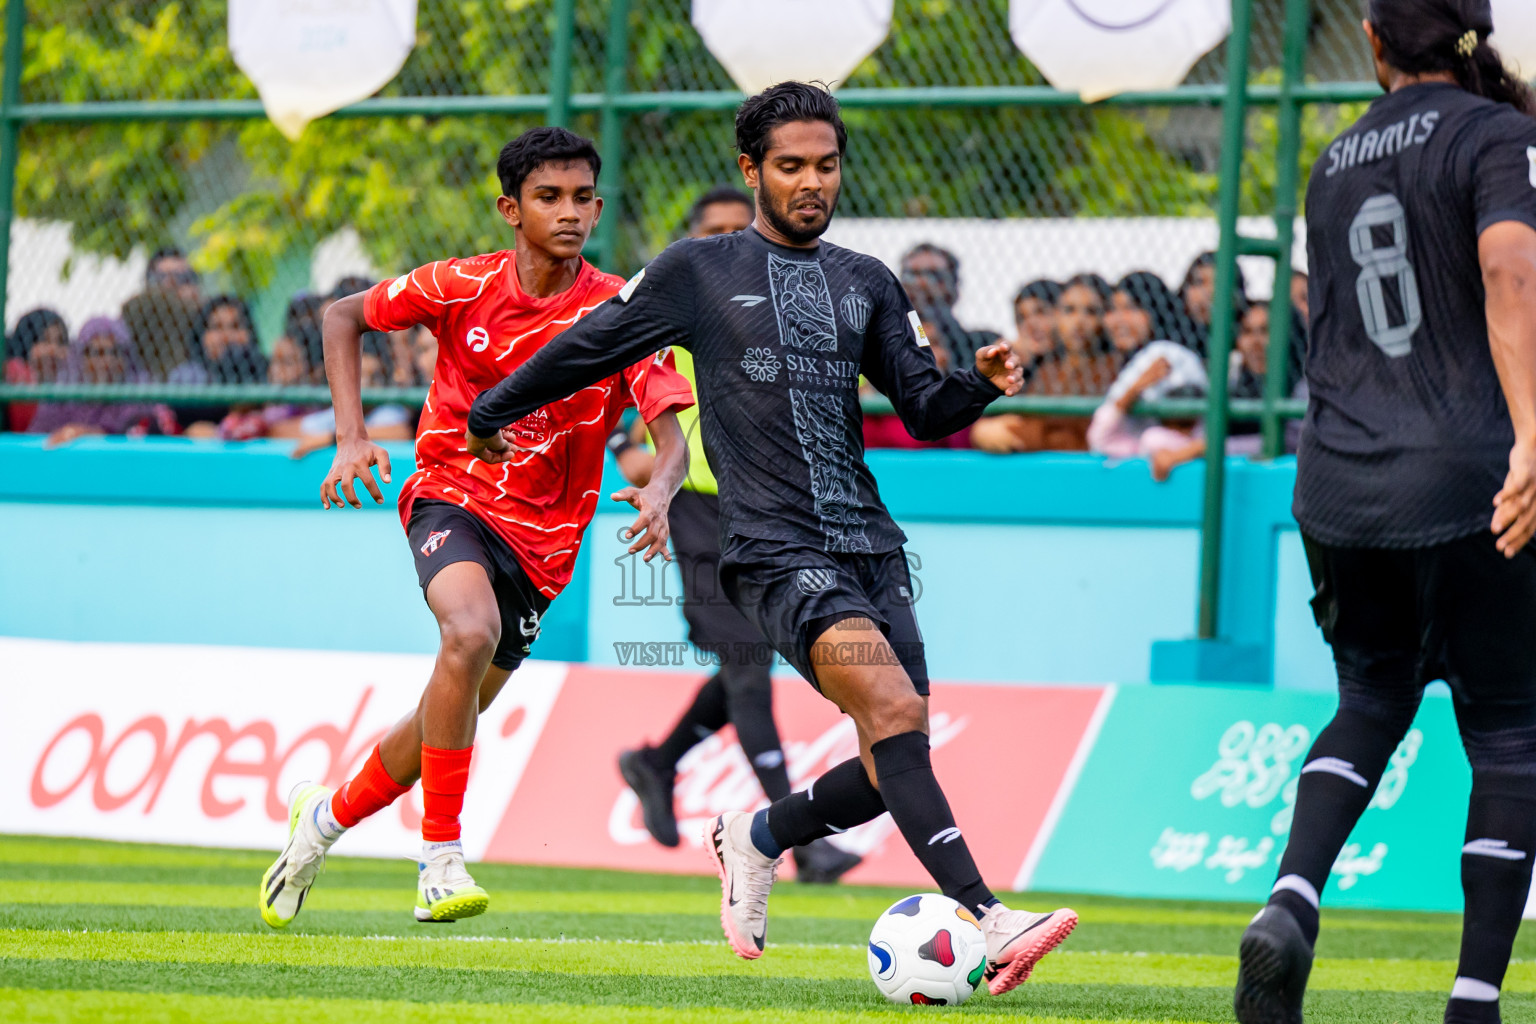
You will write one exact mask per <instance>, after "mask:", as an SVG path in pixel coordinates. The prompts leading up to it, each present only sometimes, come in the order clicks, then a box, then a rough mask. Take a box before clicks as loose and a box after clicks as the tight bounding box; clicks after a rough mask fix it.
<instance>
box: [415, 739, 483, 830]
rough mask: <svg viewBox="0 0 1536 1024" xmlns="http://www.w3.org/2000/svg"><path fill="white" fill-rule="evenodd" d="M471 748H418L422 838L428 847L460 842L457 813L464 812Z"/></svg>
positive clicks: (423, 745) (472, 749)
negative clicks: (429, 845) (428, 844)
mask: <svg viewBox="0 0 1536 1024" xmlns="http://www.w3.org/2000/svg"><path fill="white" fill-rule="evenodd" d="M474 752H475V748H474V747H465V748H464V749H463V750H440V749H439V748H437V747H429V746H427V745H426V744H425V743H423V744H422V745H421V802H422V806H423V808H424V809H425V811H426V813H425V814H424V815H423V816H422V819H421V838H422V839H424V840H426V841H427V842H429V843H448V842H452V841H453V840H455V839H457V838H459V812H460V811H462V810H464V790H465V789H466V788H467V787H468V785H469V759H470V757H472V756H473V755H474Z"/></svg>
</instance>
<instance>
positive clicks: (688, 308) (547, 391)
mask: <svg viewBox="0 0 1536 1024" xmlns="http://www.w3.org/2000/svg"><path fill="white" fill-rule="evenodd" d="M692 321H693V281H692V270H691V268H690V267H689V266H688V264H687V258H686V257H685V256H683V255H681V254H680V253H678V251H677V246H676V245H674V246H672V247H670V248H668V249H667V250H666V251H665V252H663V253H662V254H661V255H660V256H658V257H656V259H654V260H652V261H651V264H650V266H648V267H646V268H645V269H644V270H642V271H641V272H640V273H639V274H637V275H635V277H634V278H633V279H632V280H631V281H630V282H629V283H628V284H627V285H625V286H624V290H623V291H621V292H619V294H618V295H615V296H614V297H613V298H611V299H609V300H608V301H607V302H605V303H603V304H602V305H601V306H598V307H597V308H596V309H594V310H593V311H592V312H591V313H589V314H587V315H586V316H585V317H583V318H582V319H580V320H578V321H576V323H575V324H573V325H572V326H570V327H569V328H567V329H566V330H564V331H562V332H561V333H560V334H559V335H557V336H556V337H555V338H554V339H553V340H551V341H550V342H549V343H548V344H547V345H545V346H544V347H543V348H541V349H539V351H537V352H535V353H534V354H533V355H532V356H530V357H529V358H528V361H527V362H525V363H523V365H522V366H520V367H518V368H517V370H516V372H514V373H513V374H512V375H511V376H510V377H508V378H507V379H506V380H504V381H502V382H501V383H500V384H497V385H496V386H495V387H493V388H491V389H489V390H487V391H482V392H481V393H480V395H479V396H478V397H477V398H476V399H475V403H474V405H473V406H471V407H470V410H469V429H468V431H467V432H466V435H465V438H464V442H465V447H467V448H468V449H469V453H470V454H471V455H473V456H474V457H475V458H477V459H481V460H483V461H485V462H505V461H506V460H507V459H509V458H511V457H512V456H511V451H510V446H509V444H508V442H507V440H506V439H505V438H504V437H502V436H501V428H502V427H505V426H507V425H509V424H512V423H515V422H517V421H518V420H520V419H522V418H523V417H524V416H527V415H528V414H529V413H531V412H533V411H534V410H535V409H539V408H542V407H543V406H545V405H548V404H549V403H550V402H553V401H556V400H558V399H561V398H565V397H567V396H569V395H573V394H575V393H576V392H577V391H580V390H581V389H582V388H584V387H586V386H587V385H589V384H595V383H597V382H598V381H600V380H602V379H603V378H604V377H609V376H612V375H613V374H615V373H617V372H619V371H620V370H622V369H624V368H625V367H627V366H631V365H633V364H635V363H638V362H640V360H642V359H644V358H646V357H647V356H650V355H654V354H655V353H657V352H659V351H661V350H662V349H664V348H666V347H667V346H669V345H683V346H686V345H687V343H688V333H689V325H690V324H691V323H692Z"/></svg>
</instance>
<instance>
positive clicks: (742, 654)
mask: <svg viewBox="0 0 1536 1024" xmlns="http://www.w3.org/2000/svg"><path fill="white" fill-rule="evenodd" d="M667 523H668V525H669V526H670V527H671V529H672V550H673V552H674V553H675V554H676V555H677V568H678V572H679V573H681V575H682V578H683V618H684V619H686V620H687V622H688V639H689V641H690V642H691V643H692V644H693V645H694V646H695V647H697V648H698V649H699V650H701V651H708V652H709V653H710V654H713V655H715V656H716V657H717V658H719V659H720V663H721V664H722V665H725V664H729V663H730V661H731V660H732V659H733V658H734V659H735V660H737V661H747V660H749V659H750V660H754V661H756V662H757V663H759V664H763V665H767V664H769V663H770V662H771V661H772V658H773V655H772V652H771V650H770V649H769V648H768V645H767V642H766V641H765V640H764V639H763V634H762V633H760V632H758V630H757V627H756V626H754V625H752V623H750V622H748V621H747V620H746V618H745V617H744V616H743V615H742V614H741V612H739V611H737V610H736V606H735V605H733V604H731V602H730V599H729V598H727V597H726V596H725V591H724V590H723V589H722V588H721V586H720V499H719V498H718V497H717V496H716V495H713V494H699V493H697V492H695V491H678V492H677V496H676V497H675V498H673V499H672V509H671V512H670V513H669V514H668V516H667Z"/></svg>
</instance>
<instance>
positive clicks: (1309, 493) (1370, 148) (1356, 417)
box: [1294, 83, 1536, 548]
mask: <svg viewBox="0 0 1536 1024" xmlns="http://www.w3.org/2000/svg"><path fill="white" fill-rule="evenodd" d="M1501 221H1519V222H1522V223H1525V224H1529V225H1531V226H1532V227H1536V119H1532V118H1530V117H1527V116H1525V115H1524V114H1521V113H1519V112H1518V111H1516V110H1515V109H1514V108H1513V107H1510V106H1508V105H1507V104H1501V103H1494V102H1491V101H1489V100H1486V99H1482V98H1480V97H1478V96H1474V95H1473V94H1471V93H1469V92H1466V91H1464V90H1462V89H1460V88H1457V87H1456V86H1454V85H1450V84H1442V83H1425V84H1420V85H1411V86H1408V87H1406V88H1403V89H1399V90H1397V91H1396V92H1393V93H1389V94H1388V95H1386V96H1383V97H1381V98H1380V99H1378V100H1376V101H1375V102H1374V103H1372V104H1371V108H1370V110H1368V111H1367V112H1366V114H1365V116H1364V117H1362V118H1360V120H1359V121H1357V122H1356V123H1355V124H1354V125H1353V126H1352V127H1350V128H1349V130H1347V131H1346V132H1344V133H1343V134H1342V135H1340V136H1339V138H1338V139H1337V140H1336V141H1335V142H1334V143H1333V144H1332V145H1331V146H1329V147H1328V149H1327V150H1326V151H1325V152H1324V153H1323V154H1322V157H1321V158H1320V159H1319V160H1318V162H1317V166H1316V167H1315V168H1314V169H1313V171H1312V178H1311V181H1310V183H1309V184H1308V187H1307V260H1308V269H1309V271H1310V275H1311V283H1310V302H1309V305H1310V307H1311V314H1312V330H1311V332H1310V338H1309V342H1308V346H1307V360H1306V374H1307V385H1308V391H1309V396H1310V397H1309V404H1308V408H1307V419H1306V424H1305V426H1304V429H1303V431H1302V440H1301V450H1300V451H1299V452H1298V454H1297V478H1296V500H1295V505H1294V511H1295V514H1296V519H1297V521H1298V522H1299V523H1300V524H1301V526H1302V529H1303V530H1305V531H1306V532H1307V533H1309V534H1310V535H1312V536H1313V537H1315V538H1317V539H1318V540H1320V541H1322V542H1323V543H1325V544H1331V545H1334V546H1338V547H1383V548H1401V547H1426V546H1429V545H1433V544H1439V543H1443V542H1445V541H1450V540H1454V539H1456V538H1457V537H1463V536H1467V535H1468V534H1472V533H1476V532H1478V531H1479V530H1487V529H1488V528H1489V522H1490V520H1491V519H1492V516H1493V496H1494V494H1496V493H1497V492H1498V490H1499V487H1500V486H1501V485H1502V484H1503V481H1504V475H1505V472H1506V471H1507V470H1508V468H1509V449H1510V446H1511V445H1512V444H1513V443H1514V430H1513V426H1512V424H1511V423H1510V418H1509V409H1508V407H1507V406H1506V405H1505V402H1504V394H1503V391H1502V390H1501V389H1500V386H1499V378H1498V374H1497V372H1496V371H1495V369H1494V365H1493V356H1492V354H1491V352H1490V351H1489V347H1488V323H1487V320H1486V318H1485V315H1484V309H1483V306H1484V302H1485V295H1484V293H1483V280H1482V274H1481V272H1480V268H1479V262H1478V252H1477V239H1478V235H1479V234H1481V233H1482V232H1483V230H1484V229H1486V228H1487V227H1489V226H1490V225H1492V224H1496V223H1499V222H1501Z"/></svg>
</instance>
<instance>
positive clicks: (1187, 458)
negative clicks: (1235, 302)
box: [1093, 303, 1305, 480]
mask: <svg viewBox="0 0 1536 1024" xmlns="http://www.w3.org/2000/svg"><path fill="white" fill-rule="evenodd" d="M1153 348H1154V346H1148V349H1147V352H1146V353H1145V354H1144V355H1145V357H1146V358H1147V359H1148V360H1149V361H1148V362H1146V363H1144V364H1142V365H1139V366H1137V367H1136V368H1135V373H1136V377H1135V378H1134V379H1132V380H1131V382H1130V383H1128V384H1127V385H1126V388H1127V390H1129V389H1131V388H1133V387H1136V386H1137V385H1141V384H1143V383H1144V382H1145V381H1146V378H1147V377H1148V375H1149V374H1150V375H1152V376H1153V377H1154V378H1155V377H1156V375H1157V373H1158V371H1156V370H1154V368H1153V367H1152V363H1153V362H1156V361H1158V360H1159V359H1162V358H1165V357H1167V356H1168V355H1170V354H1171V350H1162V349H1158V351H1157V352H1155V353H1154V352H1153ZM1268 349H1269V306H1268V305H1265V304H1262V303H1256V304H1254V305H1252V306H1249V307H1248V308H1247V309H1246V310H1245V311H1244V313H1243V319H1242V322H1241V326H1240V329H1239V331H1238V334H1237V340H1236V346H1235V350H1234V352H1233V355H1232V364H1231V371H1230V373H1229V374H1228V378H1227V394H1228V396H1229V397H1232V398H1256V397H1259V396H1261V395H1262V394H1263V391H1264V374H1265V370H1266V361H1267V357H1268ZM1168 361H1169V363H1170V371H1171V369H1172V364H1173V360H1172V359H1170V360H1168ZM1131 372H1132V368H1131V367H1127V372H1126V374H1125V375H1124V376H1126V377H1127V378H1129V377H1130V374H1131ZM1170 375H1171V373H1170ZM1186 376H1187V375H1186ZM1155 382H1156V381H1155V380H1154V381H1153V382H1151V383H1155ZM1116 384H1117V385H1118V384H1119V382H1118V381H1117V382H1116ZM1146 387H1147V388H1149V387H1150V384H1147V385H1146ZM1304 389H1305V385H1304V384H1300V385H1298V386H1297V388H1296V389H1294V390H1293V392H1292V393H1293V394H1297V393H1298V392H1299V393H1300V394H1304ZM1144 390H1145V388H1144ZM1196 390H1197V389H1196V388H1193V387H1185V388H1182V389H1181V390H1180V392H1175V391H1174V390H1173V389H1172V388H1171V387H1170V388H1169V390H1168V391H1167V392H1165V393H1164V394H1163V395H1162V397H1172V396H1173V395H1174V394H1176V393H1192V392H1194V391H1196ZM1198 390H1199V391H1201V392H1203V391H1204V390H1205V388H1200V389H1198ZM1122 397H1123V395H1122ZM1146 397H1148V398H1151V397H1153V396H1152V395H1151V394H1147V395H1146ZM1134 404H1135V403H1134V400H1132V401H1130V402H1127V403H1125V404H1124V405H1123V406H1120V405H1117V404H1116V403H1115V402H1106V403H1105V405H1104V406H1103V407H1101V408H1100V409H1099V411H1098V412H1096V413H1095V414H1094V428H1093V433H1094V436H1096V437H1100V438H1101V444H1102V445H1103V446H1104V447H1103V449H1102V450H1105V451H1106V452H1107V453H1109V452H1110V451H1111V446H1112V445H1113V444H1114V443H1115V441H1114V438H1115V436H1116V435H1117V434H1121V433H1122V432H1121V431H1119V430H1117V427H1118V426H1120V424H1117V423H1116V419H1117V414H1118V416H1122V417H1123V416H1124V414H1125V412H1126V411H1127V410H1129V408H1130V407H1131V406H1132V405H1134ZM1101 417H1103V419H1102V420H1101ZM1183 426H1186V425H1184V424H1177V425H1175V424H1164V425H1163V427H1162V428H1161V429H1160V430H1159V431H1158V432H1157V433H1149V432H1144V433H1142V434H1140V435H1138V436H1137V437H1138V454H1143V455H1146V456H1147V459H1148V461H1149V462H1150V463H1151V467H1152V478H1153V479H1154V480H1166V479H1168V476H1169V474H1170V473H1172V472H1173V470H1174V469H1175V467H1177V466H1180V465H1183V464H1184V463H1186V462H1192V461H1194V460H1196V459H1200V458H1203V457H1204V456H1205V451H1206V443H1205V436H1204V427H1203V425H1202V424H1200V423H1198V422H1196V423H1194V424H1189V425H1187V426H1188V429H1178V428H1179V427H1183ZM1300 427H1301V425H1300V423H1292V424H1291V425H1290V426H1288V427H1287V429H1286V450H1287V451H1295V450H1296V443H1297V441H1298V439H1299V436H1300ZM1258 429H1259V428H1258V425H1257V424H1255V423H1252V422H1247V423H1233V424H1232V426H1231V432H1230V433H1229V434H1228V436H1227V443H1226V453H1227V454H1228V455H1249V456H1253V455H1258V454H1259V453H1260V451H1261V450H1262V449H1261V444H1260V440H1261V439H1260V436H1259V432H1258Z"/></svg>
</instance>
